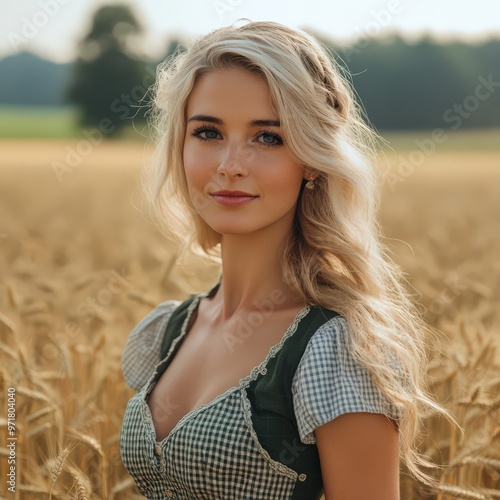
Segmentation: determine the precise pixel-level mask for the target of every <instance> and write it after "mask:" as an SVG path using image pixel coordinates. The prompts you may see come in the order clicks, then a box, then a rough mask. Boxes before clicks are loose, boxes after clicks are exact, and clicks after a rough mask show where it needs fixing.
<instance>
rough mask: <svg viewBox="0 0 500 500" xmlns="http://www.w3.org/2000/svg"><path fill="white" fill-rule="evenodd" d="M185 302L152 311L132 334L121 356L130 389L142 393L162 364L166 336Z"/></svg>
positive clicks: (164, 303) (169, 301) (161, 304)
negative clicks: (178, 308) (177, 310)
mask: <svg viewBox="0 0 500 500" xmlns="http://www.w3.org/2000/svg"><path fill="white" fill-rule="evenodd" d="M180 304H181V301H177V300H167V301H165V302H162V303H160V304H158V305H157V306H156V307H155V308H154V309H152V310H151V311H150V312H149V313H148V314H147V315H146V316H145V317H144V318H143V319H142V320H141V321H140V322H139V323H138V324H137V325H136V326H135V327H134V328H133V330H132V331H131V332H130V334H129V336H128V339H127V342H126V344H125V347H124V349H123V352H122V356H121V365H122V372H123V377H124V379H125V382H126V383H127V385H128V386H129V387H131V388H132V389H134V390H136V391H138V390H139V389H140V388H141V387H142V386H143V385H144V383H146V381H147V379H148V378H149V376H150V374H151V373H152V371H153V369H154V367H155V366H156V365H157V364H158V362H159V361H160V346H161V341H162V338H163V333H164V332H165V328H166V326H167V323H168V321H169V319H170V317H171V316H172V313H173V312H174V311H175V310H176V308H177V307H178V306H179V305H180Z"/></svg>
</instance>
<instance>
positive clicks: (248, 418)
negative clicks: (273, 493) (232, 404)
mask: <svg viewBox="0 0 500 500" xmlns="http://www.w3.org/2000/svg"><path fill="white" fill-rule="evenodd" d="M241 402H242V405H241V406H242V408H243V416H244V418H245V422H246V424H247V427H248V430H249V431H250V434H251V436H252V439H253V441H254V443H255V444H256V446H257V448H258V450H259V452H260V454H261V455H262V456H263V457H264V458H265V459H266V460H267V462H268V463H269V465H270V466H271V468H272V469H274V470H275V471H276V472H278V473H280V474H283V475H284V476H287V477H289V478H290V479H293V480H294V481H295V480H297V477H298V476H299V474H298V472H296V471H294V470H293V469H290V468H289V467H287V466H286V465H285V464H282V463H281V462H277V461H276V460H273V459H272V458H271V455H269V453H268V452H267V450H265V449H264V448H263V447H262V445H261V444H260V441H259V437H258V436H257V433H256V432H255V429H254V428H253V424H252V412H251V410H250V408H251V404H250V401H249V400H248V398H247V396H246V391H244V390H243V391H241Z"/></svg>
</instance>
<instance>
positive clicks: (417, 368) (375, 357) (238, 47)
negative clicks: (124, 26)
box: [143, 22, 458, 486]
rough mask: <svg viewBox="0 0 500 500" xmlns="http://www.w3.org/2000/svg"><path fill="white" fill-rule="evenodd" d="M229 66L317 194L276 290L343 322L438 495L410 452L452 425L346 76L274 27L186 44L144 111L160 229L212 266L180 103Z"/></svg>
mask: <svg viewBox="0 0 500 500" xmlns="http://www.w3.org/2000/svg"><path fill="white" fill-rule="evenodd" d="M234 67H237V68H244V69H247V70H249V71H252V72H255V73H257V74H259V75H261V76H262V77H264V78H265V81H266V82H267V84H268V86H269V89H270V93H271V98H272V102H273V105H274V107H275V109H276V111H277V113H278V116H279V119H280V123H281V132H282V134H283V137H284V140H285V142H286V143H287V144H288V147H289V148H290V150H291V152H292V154H293V155H294V156H295V157H296V158H297V159H299V160H300V161H301V162H302V163H303V164H304V165H306V166H307V167H308V168H309V169H310V170H312V171H313V172H314V173H315V174H316V175H317V178H316V179H315V181H314V184H315V188H314V189H313V190H308V189H306V190H304V189H301V192H300V195H299V196H300V198H299V203H298V206H297V212H296V217H295V221H294V227H293V230H292V231H291V233H290V235H289V237H288V239H287V241H286V244H285V246H284V251H283V254H282V256H281V262H282V269H283V279H284V282H285V283H287V284H288V285H289V286H290V287H291V289H292V290H293V291H294V292H296V293H297V294H298V295H299V296H300V297H302V298H303V299H304V301H305V302H306V303H308V304H311V305H320V306H323V307H326V308H329V309H333V310H335V311H337V312H339V313H340V314H342V315H343V316H344V317H345V318H346V320H347V322H348V325H349V332H350V334H349V348H350V350H351V353H352V355H353V357H354V359H355V360H356V361H357V362H358V363H359V364H361V365H362V366H364V367H365V368H366V369H367V370H368V371H369V372H370V373H371V374H372V377H373V380H374V382H375V383H376V385H377V386H378V387H379V389H380V390H381V391H382V393H383V394H384V395H385V396H386V397H387V400H388V401H389V402H390V403H391V404H392V407H393V408H396V409H397V410H396V412H395V413H394V415H393V416H394V417H395V418H396V417H397V419H398V428H399V436H400V441H399V443H400V458H401V459H402V460H403V461H404V463H405V464H406V466H407V468H408V470H409V472H410V473H411V474H412V475H413V476H414V477H415V478H417V479H418V480H421V481H423V482H424V483H426V484H429V485H431V486H433V485H436V484H437V482H436V481H435V480H434V478H433V477H432V476H430V475H428V474H426V473H424V472H422V471H421V470H419V466H421V467H429V468H439V467H438V466H436V465H435V464H433V463H432V462H429V461H428V460H426V459H425V458H424V457H423V456H421V455H420V454H419V453H418V452H417V451H416V449H415V443H416V441H417V439H418V438H419V437H420V426H421V424H422V419H423V418H424V417H427V416H430V415H431V414H433V413H439V414H441V415H443V416H445V417H446V418H447V419H448V420H449V421H450V422H451V423H452V424H454V425H458V424H457V422H456V421H455V420H454V418H453V417H452V415H451V413H450V412H449V410H447V409H446V408H444V407H443V406H441V405H440V404H438V403H437V402H435V401H434V400H433V399H432V398H431V397H430V395H429V393H428V392H427V388H426V386H425V373H426V365H427V363H428V360H427V352H426V348H427V343H426V331H427V332H430V331H431V330H430V329H429V327H428V326H427V325H426V324H425V322H424V321H423V320H422V319H421V318H420V316H419V314H418V311H417V310H416V308H415V306H414V305H413V304H412V301H411V299H410V296H409V295H408V294H407V292H406V291H405V288H404V286H403V283H404V282H405V281H406V280H405V278H404V275H403V271H402V270H401V269H400V268H399V266H397V265H396V264H395V263H394V262H393V261H392V259H391V257H390V255H389V250H388V248H387V247H385V245H384V244H383V243H382V239H383V236H382V232H381V230H380V227H379V223H378V221H377V213H378V209H379V204H380V200H379V196H380V186H381V182H382V177H381V176H379V175H378V173H377V169H376V168H374V166H375V164H376V162H377V151H376V148H375V144H376V142H377V140H378V136H377V134H376V133H375V132H374V131H373V130H372V129H371V128H370V127H369V126H368V125H366V124H365V122H364V121H363V119H362V111H361V109H360V106H359V104H358V103H357V102H356V99H355V94H354V91H353V90H352V87H351V85H350V84H349V82H348V80H347V78H346V77H345V76H344V75H343V74H342V71H343V70H342V69H341V68H340V67H339V66H338V65H337V63H336V62H335V60H334V58H332V57H331V55H330V54H329V53H328V51H327V49H325V48H324V47H323V46H322V45H321V44H320V43H319V42H318V41H317V40H316V39H315V38H314V37H312V36H311V35H309V34H307V33H305V32H302V31H300V30H294V29H291V28H288V27H286V26H283V25H281V24H278V23H274V22H250V23H248V24H245V25H243V26H240V27H236V26H228V27H223V28H220V29H217V30H215V31H212V32H211V33H209V34H208V35H206V36H203V37H200V38H198V39H195V40H193V41H192V42H191V43H190V45H189V46H188V47H187V50H185V51H184V52H181V51H179V50H178V51H176V53H174V54H173V55H172V57H171V58H169V59H167V60H166V61H165V62H164V63H163V64H162V65H160V66H159V69H158V71H157V81H156V83H155V87H154V100H153V109H152V113H151V117H152V120H151V123H152V124H153V126H154V130H155V132H156V135H155V137H156V142H157V149H156V153H155V156H154V159H153V161H152V162H151V163H150V164H149V166H148V168H147V169H145V170H144V171H143V188H144V190H145V193H146V196H147V197H148V198H149V200H150V202H151V206H152V207H154V211H155V213H156V216H157V218H158V221H159V223H160V226H161V228H162V229H164V230H165V231H166V234H167V235H168V236H169V237H170V238H173V239H175V240H176V241H177V242H179V244H180V245H181V253H185V252H188V251H190V252H193V253H195V254H198V255H203V256H206V257H207V258H211V259H220V245H219V243H220V235H219V234H218V233H216V232H215V231H213V230H212V229H211V228H210V227H209V226H208V225H207V224H206V223H205V222H204V221H203V219H201V217H200V216H199V215H198V213H197V211H196V210H195V208H194V206H193V204H192V202H191V200H190V196H189V192H188V188H187V184H186V178H185V175H184V169H183V161H182V148H183V140H184V134H185V129H186V116H185V112H186V104H187V101H188V99H189V96H190V93H191V91H192V89H193V87H194V85H195V83H196V81H197V80H198V79H199V78H200V76H201V75H203V74H204V73H206V72H209V71H214V70H219V69H227V68H234ZM193 228H194V230H193ZM394 361H396V362H394Z"/></svg>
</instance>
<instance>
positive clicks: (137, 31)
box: [66, 5, 154, 135]
mask: <svg viewBox="0 0 500 500" xmlns="http://www.w3.org/2000/svg"><path fill="white" fill-rule="evenodd" d="M141 33H142V28H141V25H140V24H139V21H138V20H137V18H136V16H135V15H134V13H133V12H132V11H131V9H130V8H129V7H128V6H126V5H109V6H104V7H101V8H100V9H99V10H98V11H97V12H96V13H95V14H94V18H93V20H92V26H91V28H90V31H89V33H88V34H87V35H86V36H85V38H84V39H83V40H82V41H81V42H80V47H79V56H78V59H77V60H76V62H75V64H74V67H73V73H72V77H71V79H70V82H69V85H68V87H67V89H66V99H67V100H68V101H69V102H71V103H74V104H76V105H77V106H78V107H79V108H80V110H81V114H80V117H81V118H80V120H81V124H82V125H83V126H86V127H95V128H100V129H101V131H102V132H103V133H105V134H108V135H115V134H116V133H117V132H119V131H120V130H121V129H122V128H123V127H124V126H125V125H127V124H130V123H131V122H132V118H134V119H137V118H143V117H144V112H143V108H144V103H143V102H141V100H142V98H143V97H144V95H145V94H146V91H147V87H148V86H149V85H150V84H151V83H153V82H152V81H148V71H147V69H146V65H145V64H144V63H143V62H142V60H141V59H140V57H139V55H138V54H137V52H136V50H134V47H137V46H138V42H139V38H140V35H141ZM151 73H154V71H153V72H152V71H149V78H150V80H152V78H151Z"/></svg>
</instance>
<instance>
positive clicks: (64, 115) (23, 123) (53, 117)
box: [0, 106, 145, 140]
mask: <svg viewBox="0 0 500 500" xmlns="http://www.w3.org/2000/svg"><path fill="white" fill-rule="evenodd" d="M143 128H144V125H143V124H141V123H136V124H135V125H132V124H131V125H129V126H126V127H124V129H123V131H122V134H121V136H122V138H124V139H137V140H144V135H145V134H144V132H143ZM85 129H86V130H88V131H89V130H91V129H92V127H82V126H81V125H79V124H78V111H77V110H76V109H75V108H72V107H35V106H33V107H21V106H0V139H84V138H85V135H84V133H83V131H84V130H85Z"/></svg>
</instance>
